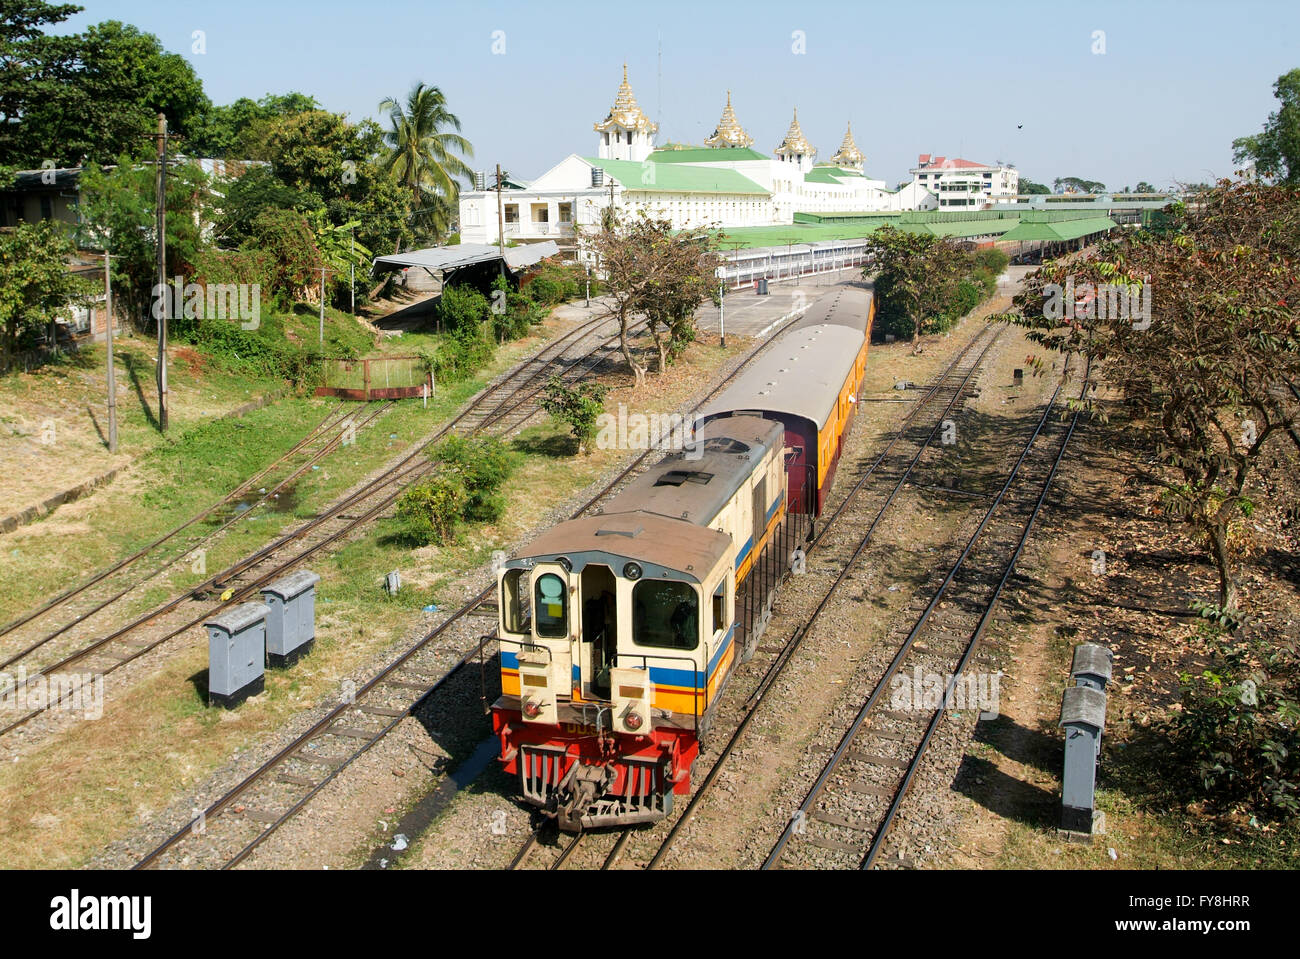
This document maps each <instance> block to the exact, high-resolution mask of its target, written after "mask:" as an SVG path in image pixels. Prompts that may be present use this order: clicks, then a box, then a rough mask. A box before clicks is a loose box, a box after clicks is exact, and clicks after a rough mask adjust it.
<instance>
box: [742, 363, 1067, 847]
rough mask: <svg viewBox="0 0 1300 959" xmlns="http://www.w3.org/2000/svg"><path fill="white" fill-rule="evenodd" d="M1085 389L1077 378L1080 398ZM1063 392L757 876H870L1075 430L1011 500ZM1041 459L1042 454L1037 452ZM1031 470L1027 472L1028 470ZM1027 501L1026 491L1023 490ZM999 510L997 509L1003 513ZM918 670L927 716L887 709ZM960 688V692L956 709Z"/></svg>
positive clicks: (917, 707) (917, 709) (916, 710)
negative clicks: (892, 691) (785, 871)
mask: <svg viewBox="0 0 1300 959" xmlns="http://www.w3.org/2000/svg"><path fill="white" fill-rule="evenodd" d="M1087 386H1088V381H1087V376H1086V375H1085V377H1084V387H1083V388H1084V389H1085V390H1086V389H1087ZM1062 389H1063V385H1060V386H1058V387H1057V388H1056V390H1055V392H1054V393H1053V395H1052V398H1051V400H1050V401H1049V402H1048V403H1047V405H1046V406H1045V408H1044V410H1043V413H1042V416H1041V417H1040V419H1039V421H1038V423H1037V425H1036V426H1035V428H1034V430H1033V433H1032V435H1031V436H1030V437H1029V439H1028V441H1027V442H1026V443H1025V446H1024V449H1023V450H1022V451H1021V454H1020V457H1019V458H1018V459H1017V460H1016V463H1015V465H1014V466H1013V467H1012V469H1011V471H1010V473H1009V474H1008V475H1007V477H1006V480H1005V481H1004V483H1003V484H1002V487H1001V489H1000V490H999V491H998V493H997V495H996V496H995V497H994V499H993V501H992V502H991V503H990V504H989V506H988V508H987V509H986V510H985V511H984V515H983V517H982V518H981V520H980V523H979V525H978V526H977V527H976V529H975V531H974V532H973V533H972V534H971V536H970V538H969V539H968V540H967V542H966V545H965V547H964V548H963V549H962V551H961V553H960V555H959V556H958V557H957V559H956V561H955V562H954V563H953V564H952V566H951V568H950V569H949V571H948V573H947V575H946V576H945V577H944V579H943V581H942V583H941V584H940V585H939V588H938V589H937V590H936V591H935V592H934V595H933V596H932V597H931V599H930V601H929V603H928V604H927V605H926V606H925V608H924V610H923V611H922V612H921V615H920V616H919V617H918V618H917V620H916V621H915V623H914V624H913V626H912V628H911V629H910V630H909V631H908V633H907V635H906V637H905V638H904V639H903V641H902V642H901V643H900V644H899V646H898V649H897V650H896V651H895V653H894V655H893V657H892V658H891V660H890V661H889V664H888V666H886V668H885V670H884V672H883V673H882V674H881V676H880V677H879V679H878V680H877V682H876V683H875V685H874V687H873V689H872V691H871V693H870V695H869V696H868V698H867V699H866V701H865V702H863V703H862V704H861V706H860V707H859V708H858V709H857V711H856V713H855V715H854V716H853V719H852V722H851V723H850V724H849V725H848V727H847V729H845V731H844V732H843V734H842V736H841V737H840V739H839V741H838V743H837V744H836V746H835V747H834V748H833V749H832V750H831V752H830V756H829V758H828V759H827V760H826V761H825V763H824V764H823V765H822V766H821V770H820V772H819V773H818V775H817V778H816V780H815V781H814V783H813V785H812V787H811V788H810V789H809V790H808V792H807V794H806V796H805V797H804V800H803V801H802V802H801V803H800V805H799V808H798V809H797V810H796V812H795V814H794V815H793V816H792V817H791V820H790V822H789V823H787V824H786V826H785V827H784V829H783V830H782V832H781V835H780V837H779V838H778V839H777V841H776V844H775V845H774V846H773V848H772V850H771V851H770V852H769V854H768V856H767V858H766V860H765V861H764V863H763V868H765V869H770V868H777V867H782V866H795V867H799V866H812V867H816V868H834V867H844V866H857V867H859V868H863V869H866V868H870V867H871V866H872V865H874V864H875V863H876V862H877V861H878V860H879V857H880V855H881V852H882V850H883V849H884V847H885V844H886V842H887V841H888V838H889V836H890V830H891V828H892V827H893V825H894V823H895V822H896V820H897V815H898V811H899V808H900V807H901V805H902V802H903V800H904V798H905V797H906V795H907V793H908V789H909V787H910V786H911V784H912V782H913V781H914V778H915V775H916V773H917V770H918V769H919V768H920V766H921V763H922V760H923V759H924V757H925V755H926V751H927V749H928V747H929V745H930V742H931V741H932V738H933V736H934V733H935V730H936V729H937V728H938V725H939V723H940V721H941V720H942V718H943V716H944V714H945V712H946V711H947V707H948V706H950V705H951V704H952V702H953V701H954V700H953V697H954V694H955V693H956V691H957V689H958V686H959V684H960V683H962V682H963V679H962V678H963V674H964V671H965V670H966V668H967V666H968V665H969V664H970V661H971V659H972V658H973V656H974V655H975V652H976V650H977V649H978V647H979V642H980V639H981V638H982V637H983V635H984V632H985V630H986V628H987V626H988V624H989V622H990V621H991V620H992V618H993V614H994V612H995V610H996V607H997V603H998V600H999V598H1000V597H1001V595H1002V593H1003V591H1004V589H1005V587H1006V585H1007V582H1008V581H1009V580H1010V578H1011V576H1012V575H1013V573H1014V572H1015V568H1016V563H1017V561H1018V560H1019V558H1020V555H1021V553H1022V551H1023V549H1024V547H1025V544H1026V543H1027V542H1028V540H1029V536H1030V534H1031V532H1032V530H1033V527H1034V524H1035V521H1036V520H1037V518H1038V515H1039V513H1040V512H1041V510H1042V507H1043V504H1044V502H1045V501H1046V499H1047V494H1048V492H1049V490H1050V488H1051V484H1052V481H1053V479H1054V478H1055V476H1056V473H1057V470H1058V468H1059V466H1060V464H1061V461H1062V459H1063V458H1064V456H1065V452H1066V449H1067V447H1068V445H1069V441H1070V439H1071V437H1072V436H1073V434H1074V430H1075V427H1076V425H1077V423H1078V418H1079V412H1078V411H1076V412H1075V413H1074V415H1073V417H1072V418H1071V419H1070V421H1069V424H1068V426H1067V427H1065V428H1064V429H1063V430H1062V435H1061V438H1060V443H1059V445H1058V446H1057V447H1056V449H1055V450H1054V451H1053V450H1051V449H1050V448H1049V449H1048V450H1047V456H1046V457H1042V456H1040V458H1042V459H1046V461H1047V468H1046V470H1045V475H1044V476H1043V479H1042V482H1041V486H1040V487H1039V489H1038V491H1037V494H1036V495H1030V496H1028V497H1025V496H1021V497H1019V502H1017V496H1016V493H1015V492H1013V491H1016V492H1019V491H1022V490H1023V489H1024V487H1025V485H1026V484H1024V483H1021V484H1020V487H1019V488H1017V481H1018V480H1019V479H1020V478H1021V476H1022V472H1024V471H1025V467H1026V464H1027V463H1028V462H1029V461H1030V460H1031V458H1032V457H1033V455H1034V453H1035V451H1036V443H1037V441H1038V440H1039V438H1040V437H1041V436H1042V434H1043V433H1044V432H1045V431H1046V429H1047V426H1048V424H1049V420H1050V417H1051V413H1052V411H1053V410H1054V409H1055V406H1056V401H1057V398H1058V397H1059V395H1060V393H1061V390H1062ZM1038 451H1039V452H1040V453H1041V447H1039V448H1038ZM1031 469H1032V467H1031ZM1031 493H1032V487H1031ZM1004 506H1005V507H1006V508H1005V509H1004ZM913 669H919V670H921V671H922V673H923V674H925V675H938V676H941V677H946V682H945V686H944V691H943V696H942V699H941V701H940V703H939V704H938V705H937V706H936V707H935V708H930V706H929V704H928V703H922V704H913V706H912V708H908V709H906V710H897V709H888V708H885V706H884V705H883V704H884V703H885V702H886V697H885V692H886V690H887V689H888V688H889V687H890V686H891V684H892V680H893V679H894V677H895V676H898V675H900V673H906V672H907V671H909V670H913ZM968 691H969V684H967V685H966V686H965V687H963V692H962V699H963V705H964V706H965V707H966V708H980V706H975V707H972V706H971V705H970V704H969V703H966V702H964V700H965V699H966V698H967V693H968Z"/></svg>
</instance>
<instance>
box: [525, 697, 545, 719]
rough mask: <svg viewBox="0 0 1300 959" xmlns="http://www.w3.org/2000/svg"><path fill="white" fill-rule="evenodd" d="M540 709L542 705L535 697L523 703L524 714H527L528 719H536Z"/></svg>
mask: <svg viewBox="0 0 1300 959" xmlns="http://www.w3.org/2000/svg"><path fill="white" fill-rule="evenodd" d="M541 711H542V706H541V704H540V703H539V702H538V701H537V700H535V699H530V700H528V702H526V703H524V715H525V716H527V717H528V718H529V719H536V718H537V714H538V713H540V712H541Z"/></svg>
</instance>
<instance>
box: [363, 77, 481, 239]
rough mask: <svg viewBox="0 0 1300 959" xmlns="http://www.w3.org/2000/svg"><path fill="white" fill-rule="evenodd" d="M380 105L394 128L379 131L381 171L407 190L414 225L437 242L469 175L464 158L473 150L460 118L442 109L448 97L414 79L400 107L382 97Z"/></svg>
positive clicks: (447, 223)
mask: <svg viewBox="0 0 1300 959" xmlns="http://www.w3.org/2000/svg"><path fill="white" fill-rule="evenodd" d="M379 109H380V110H381V111H383V112H386V113H387V114H388V118H389V120H390V121H391V122H392V124H393V128H392V129H391V130H389V131H388V132H386V133H385V134H384V142H385V143H386V144H387V145H388V149H389V154H388V157H387V159H386V160H385V161H384V169H385V170H387V171H389V172H391V173H393V174H395V175H396V177H397V181H398V182H399V183H400V184H401V185H402V186H403V187H405V188H406V189H407V190H409V191H410V194H411V215H412V220H413V221H414V224H415V228H416V230H417V231H418V232H421V233H423V234H424V235H428V236H432V237H433V239H434V241H435V242H436V241H437V240H438V239H439V238H440V237H441V236H442V235H443V234H444V233H445V232H446V231H447V229H448V227H449V226H450V224H451V221H452V219H453V218H454V216H455V211H456V201H457V198H458V197H459V195H460V184H459V183H458V182H457V181H458V179H459V178H461V177H464V178H465V179H467V180H468V179H469V178H470V177H471V173H470V169H469V167H468V166H466V165H465V160H464V159H462V157H461V156H458V155H457V154H461V155H463V156H464V157H465V158H469V157H472V156H473V155H474V148H473V147H472V146H471V145H470V142H469V141H468V140H466V139H465V138H464V137H463V136H461V135H460V133H458V132H452V131H459V130H460V119H459V118H458V117H457V116H456V115H455V114H454V113H452V112H451V111H450V110H448V109H447V98H446V97H445V96H444V95H443V93H442V91H441V90H440V89H438V88H437V87H432V86H426V85H425V84H424V83H422V82H421V83H417V84H416V85H415V86H414V87H412V88H411V92H410V93H409V94H408V95H407V97H406V104H405V106H403V105H402V104H400V103H398V102H397V101H396V100H395V99H393V98H392V97H386V98H385V99H384V100H383V102H382V103H380V104H379Z"/></svg>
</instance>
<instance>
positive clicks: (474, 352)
mask: <svg viewBox="0 0 1300 959" xmlns="http://www.w3.org/2000/svg"><path fill="white" fill-rule="evenodd" d="M491 359H492V344H491V343H489V342H487V340H485V339H483V337H482V335H481V334H480V333H479V332H478V331H477V330H472V331H471V330H462V331H460V332H458V333H452V334H448V335H444V336H442V337H440V338H439V340H438V347H437V351H436V352H435V353H433V354H432V362H431V368H432V370H433V375H434V377H435V378H436V379H437V381H438V382H442V383H456V382H459V381H460V380H464V379H468V378H469V377H471V376H473V375H474V373H475V372H476V371H477V370H478V369H479V368H480V367H482V366H484V365H485V364H486V363H487V362H488V361H489V360H491Z"/></svg>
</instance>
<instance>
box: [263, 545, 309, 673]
mask: <svg viewBox="0 0 1300 959" xmlns="http://www.w3.org/2000/svg"><path fill="white" fill-rule="evenodd" d="M319 582H320V577H319V576H317V575H316V574H315V573H313V572H312V571H311V570H307V569H300V570H298V571H297V572H293V573H290V574H289V575H288V576H284V577H282V578H280V579H277V580H276V581H275V582H274V583H271V584H270V585H269V586H264V587H262V601H263V602H264V603H265V604H266V606H267V608H268V609H269V610H270V612H269V613H268V614H267V617H266V658H267V660H268V661H269V663H270V664H271V666H272V667H276V668H282V667H286V666H292V665H293V664H294V663H296V662H297V661H298V660H299V659H301V658H302V657H303V656H305V655H307V654H308V653H309V652H311V648H312V646H313V645H314V644H315V642H316V584H317V583H319Z"/></svg>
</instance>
